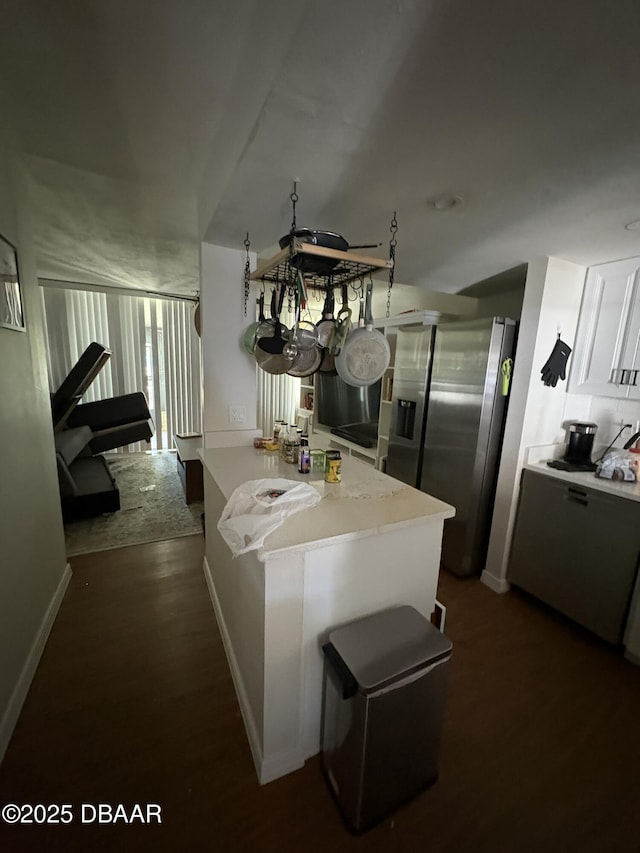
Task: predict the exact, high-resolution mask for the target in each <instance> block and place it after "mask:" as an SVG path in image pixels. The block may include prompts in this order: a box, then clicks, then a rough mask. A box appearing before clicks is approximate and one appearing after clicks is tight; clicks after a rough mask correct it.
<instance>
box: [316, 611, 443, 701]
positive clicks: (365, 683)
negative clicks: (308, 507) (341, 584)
mask: <svg viewBox="0 0 640 853" xmlns="http://www.w3.org/2000/svg"><path fill="white" fill-rule="evenodd" d="M329 642H330V643H331V645H332V646H333V648H334V649H335V651H336V652H337V653H338V654H339V655H340V657H341V658H342V660H343V661H344V663H345V665H346V666H347V667H348V669H349V670H350V672H351V674H352V675H353V677H354V678H355V679H356V681H357V682H358V685H359V687H360V688H361V689H362V690H364V691H365V692H370V691H372V690H376V689H378V688H380V687H383V686H384V685H385V684H387V683H389V682H391V681H393V680H394V679H398V678H400V677H402V676H403V675H407V674H409V673H410V672H411V671H412V670H416V669H418V668H419V667H421V666H426V665H429V664H432V663H435V662H436V661H437V660H439V659H440V658H443V657H446V656H447V655H449V654H450V653H451V649H452V648H453V644H452V642H451V640H449V639H447V637H445V636H444V634H441V633H440V631H438V629H437V628H435V627H434V626H433V625H432V624H431V623H430V622H429V621H428V620H427V619H425V618H424V616H423V615H422V614H421V613H418V611H417V610H416V609H415V608H414V607H410V606H409V605H401V606H399V607H392V608H390V609H388V610H382V611H380V612H379V613H373V614H372V615H371V616H365V617H364V618H362V619H358V620H356V621H355V622H350V623H349V624H348V625H344V626H343V627H341V628H336V629H335V630H334V631H331V633H330V634H329Z"/></svg>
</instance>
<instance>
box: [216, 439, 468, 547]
mask: <svg viewBox="0 0 640 853" xmlns="http://www.w3.org/2000/svg"><path fill="white" fill-rule="evenodd" d="M200 455H201V457H202V462H203V465H204V468H205V471H208V472H209V473H210V474H211V475H212V477H213V478H214V480H215V481H216V483H217V485H218V488H219V489H220V491H221V492H222V494H223V495H224V497H225V498H226V499H227V500H228V499H229V497H230V496H231V494H232V492H233V491H234V489H235V488H236V487H237V486H239V485H240V484H242V483H245V482H247V481H248V480H259V479H263V478H284V479H287V480H296V481H300V482H304V483H308V484H309V485H310V486H312V487H313V488H315V489H317V491H318V492H319V493H320V496H321V500H320V503H318V504H317V505H316V506H314V507H312V508H311V509H307V510H303V511H302V512H300V513H296V514H295V515H293V516H291V517H290V518H288V519H287V520H286V521H284V522H283V524H281V525H280V527H278V528H277V529H276V530H274V531H273V532H272V533H270V534H269V536H267V538H266V539H265V542H264V545H263V548H262V549H261V550H262V553H266V552H269V553H271V552H275V551H284V550H289V549H292V548H301V547H304V548H314V547H322V546H323V545H325V544H326V543H327V540H339V539H353V538H357V537H361V536H368V535H374V534H376V533H379V532H383V531H386V530H389V529H392V528H396V527H401V526H403V525H410V524H415V523H416V522H417V521H424V520H425V519H433V520H436V519H445V518H452V517H453V516H454V515H455V508H454V507H452V506H450V505H449V504H447V503H444V502H443V501H441V500H438V499H437V498H434V497H431V495H427V494H425V493H424V492H420V491H418V490H417V489H414V488H411V487H410V486H407V485H405V484H404V483H401V482H400V481H399V480H395V479H393V478H392V477H388V476H387V475H386V474H382V473H380V472H379V471H376V470H375V469H374V468H372V467H371V466H370V465H367V464H366V463H364V462H360V461H359V460H357V459H353V458H351V457H347V458H343V460H342V482H341V483H340V484H330V483H325V482H324V474H323V473H322V474H320V472H317V473H316V472H313V471H312V472H311V473H310V474H308V475H304V474H300V473H299V472H298V470H297V468H296V466H295V465H291V464H288V463H286V462H284V461H283V460H282V459H281V458H280V457H279V455H278V454H277V453H275V452H269V451H266V450H256V449H255V448H253V447H234V448H215V449H211V448H208V449H202V450H201V451H200Z"/></svg>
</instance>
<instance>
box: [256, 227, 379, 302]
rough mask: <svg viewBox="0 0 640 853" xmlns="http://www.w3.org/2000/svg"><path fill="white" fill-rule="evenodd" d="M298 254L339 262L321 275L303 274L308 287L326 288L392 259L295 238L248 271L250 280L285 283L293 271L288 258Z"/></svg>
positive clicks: (367, 272)
mask: <svg viewBox="0 0 640 853" xmlns="http://www.w3.org/2000/svg"><path fill="white" fill-rule="evenodd" d="M298 254H302V255H313V256H315V257H320V258H333V259H335V260H337V261H339V263H338V264H337V266H336V267H335V269H333V270H332V271H331V273H328V274H327V273H325V274H324V275H318V274H317V273H309V272H305V273H303V275H304V279H305V282H306V284H307V286H308V287H317V288H321V289H323V290H324V289H326V287H327V286H328V285H329V283H331V286H332V287H339V286H340V285H341V284H349V283H350V282H352V281H357V280H358V279H361V278H364V277H365V276H368V275H371V274H372V273H374V272H377V271H379V270H389V269H391V267H392V266H393V261H391V260H384V259H383V258H371V257H366V256H364V255H356V254H354V253H353V252H340V251H338V250H337V249H325V248H323V247H322V246H316V245H315V244H313V243H305V242H304V241H302V240H299V239H297V238H295V239H293V240H292V241H291V245H290V246H287V247H286V248H285V249H282V250H281V251H280V252H278V254H277V255H274V256H273V258H271V259H270V260H268V261H264V262H263V263H261V264H260V265H259V266H258V267H256V269H255V270H254V271H253V272H252V273H251V276H250V279H251V281H270V282H273V283H274V284H289V283H290V282H291V281H292V278H293V273H294V270H295V268H294V267H292V266H291V258H292V257H293V256H294V255H298Z"/></svg>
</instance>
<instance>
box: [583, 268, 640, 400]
mask: <svg viewBox="0 0 640 853" xmlns="http://www.w3.org/2000/svg"><path fill="white" fill-rule="evenodd" d="M568 390H569V391H571V392H573V393H575V394H594V395H597V396H600V397H618V398H623V399H624V398H628V399H635V400H638V399H640V258H628V259H627V260H624V261H613V262H611V263H608V264H600V265H599V266H594V267H590V268H589V270H588V271H587V279H586V282H585V288H584V295H583V298H582V306H581V308H580V318H579V321H578V332H577V335H576V342H575V347H574V352H573V359H572V364H571V371H570V374H569V384H568Z"/></svg>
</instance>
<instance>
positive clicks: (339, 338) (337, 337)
mask: <svg viewBox="0 0 640 853" xmlns="http://www.w3.org/2000/svg"><path fill="white" fill-rule="evenodd" d="M350 329H351V308H349V293H348V291H347V285H346V284H343V285H342V308H341V309H340V311H338V316H337V318H336V324H335V326H334V327H333V334H332V335H331V340H330V341H329V349H330V351H331V354H332V355H338V353H339V352H340V350H341V349H342V346H343V344H344V342H345V341H346V339H347V335H348V334H349V331H350Z"/></svg>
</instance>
